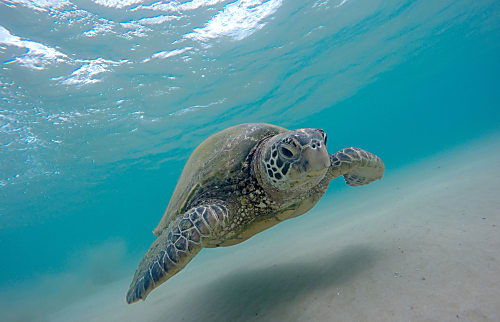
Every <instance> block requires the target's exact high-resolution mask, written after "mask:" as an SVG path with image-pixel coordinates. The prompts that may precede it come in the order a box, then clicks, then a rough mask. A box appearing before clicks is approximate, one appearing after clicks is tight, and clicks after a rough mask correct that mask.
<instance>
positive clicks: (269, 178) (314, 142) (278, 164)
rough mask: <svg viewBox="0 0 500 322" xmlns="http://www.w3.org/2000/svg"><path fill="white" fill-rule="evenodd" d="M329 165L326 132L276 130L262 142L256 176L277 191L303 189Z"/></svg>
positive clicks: (312, 184) (317, 180)
mask: <svg viewBox="0 0 500 322" xmlns="http://www.w3.org/2000/svg"><path fill="white" fill-rule="evenodd" d="M329 166H330V157H329V155H328V151H327V150H326V134H325V132H324V131H323V130H321V129H299V130H295V131H289V132H286V133H282V134H278V135H276V136H274V137H272V138H270V139H269V140H268V141H267V142H266V144H265V145H264V146H263V150H262V154H261V163H260V166H259V168H260V177H261V180H262V181H265V183H266V184H270V185H271V186H272V187H274V188H275V189H278V190H280V191H286V192H292V191H305V190H308V189H310V188H311V187H312V186H314V185H316V184H318V183H319V182H320V181H321V179H323V177H324V176H325V174H326V171H327V170H328V167H329Z"/></svg>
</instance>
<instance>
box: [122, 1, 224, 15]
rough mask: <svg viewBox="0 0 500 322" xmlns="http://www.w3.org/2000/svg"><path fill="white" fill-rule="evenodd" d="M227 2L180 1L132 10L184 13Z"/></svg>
mask: <svg viewBox="0 0 500 322" xmlns="http://www.w3.org/2000/svg"><path fill="white" fill-rule="evenodd" d="M225 1H227V0H193V1H188V2H183V3H181V2H179V1H167V2H164V1H158V2H155V3H152V4H150V5H139V6H137V7H135V8H133V9H132V11H135V10H156V11H165V12H183V11H189V10H196V9H198V8H202V7H209V6H214V5H216V4H218V3H221V2H225Z"/></svg>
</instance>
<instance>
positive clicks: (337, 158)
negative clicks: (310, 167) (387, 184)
mask: <svg viewBox="0 0 500 322" xmlns="http://www.w3.org/2000/svg"><path fill="white" fill-rule="evenodd" d="M330 163H331V165H330V168H329V169H328V172H327V174H326V176H325V179H324V180H328V181H330V180H332V179H334V178H337V177H339V176H344V179H345V181H346V183H347V184H348V185H350V186H362V185H366V184H369V183H371V182H373V181H375V180H378V179H381V178H382V176H383V175H384V171H385V165H384V162H382V160H381V159H380V158H379V157H378V156H376V155H375V154H373V153H370V152H368V151H365V150H363V149H360V148H355V147H350V148H345V149H342V150H340V151H339V152H337V153H335V154H331V155H330Z"/></svg>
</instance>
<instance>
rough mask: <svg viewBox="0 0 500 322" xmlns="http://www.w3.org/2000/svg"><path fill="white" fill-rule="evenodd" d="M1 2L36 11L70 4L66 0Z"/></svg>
mask: <svg viewBox="0 0 500 322" xmlns="http://www.w3.org/2000/svg"><path fill="white" fill-rule="evenodd" d="M3 2H4V3H6V4H10V5H22V6H24V7H27V8H30V9H33V10H36V11H49V10H54V9H61V8H63V7H66V6H69V5H71V2H70V1H67V0H3Z"/></svg>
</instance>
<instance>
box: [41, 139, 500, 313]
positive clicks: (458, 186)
mask: <svg viewBox="0 0 500 322" xmlns="http://www.w3.org/2000/svg"><path fill="white" fill-rule="evenodd" d="M334 182H335V184H342V181H341V180H340V179H337V180H336V181H334ZM152 226H154V223H152ZM132 273H133V272H131V276H130V278H131V277H132ZM130 278H127V279H124V280H120V281H118V282H115V283H113V284H110V285H108V286H106V288H105V290H104V291H102V292H100V293H98V294H94V295H92V296H88V297H87V298H85V299H83V300H81V301H78V302H77V303H73V304H72V305H71V306H69V307H65V308H61V310H60V311H58V312H56V313H53V314H50V315H49V316H40V320H49V321H61V322H67V321H106V322H112V321H144V322H146V321H151V322H156V321H500V135H490V136H488V137H487V138H483V139H482V140H480V141H471V142H467V143H465V144H463V145H462V146H459V147H456V148H454V149H453V150H450V151H443V152H442V153H441V154H439V155H435V156H433V157H429V158H426V159H425V160H422V161H420V162H419V163H416V164H413V165H410V166H407V167H405V168H401V169H397V170H393V169H390V165H388V171H387V173H386V176H385V178H384V179H383V180H382V181H379V182H377V183H375V184H372V185H370V186H367V187H363V188H352V189H348V190H343V191H342V192H341V193H338V194H337V195H333V194H329V195H328V196H327V197H326V198H325V200H322V202H321V203H320V204H319V205H318V206H317V207H316V208H314V209H313V210H312V211H311V212H309V213H308V214H306V215H304V216H302V217H300V218H297V219H294V220H290V221H289V222H287V223H283V224H280V225H278V226H276V227H274V228H273V229H270V230H268V231H266V232H264V233H261V234H260V235H257V236H256V237H254V238H252V239H251V240H249V241H247V242H245V243H242V244H240V245H237V246H233V247H228V248H221V249H208V250H204V251H203V252H202V253H201V254H200V255H199V256H198V257H197V258H195V259H194V260H193V261H192V262H191V263H190V264H189V265H188V266H187V267H186V268H185V269H184V271H182V272H181V273H180V274H178V275H177V276H175V277H174V278H172V279H170V280H169V281H168V282H167V283H165V284H163V285H162V286H160V287H159V288H158V289H156V290H155V291H154V292H153V293H151V294H150V295H149V297H148V298H147V300H146V301H145V302H140V303H136V304H133V305H127V304H126V303H125V293H126V290H127V288H128V285H129V282H130Z"/></svg>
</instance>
